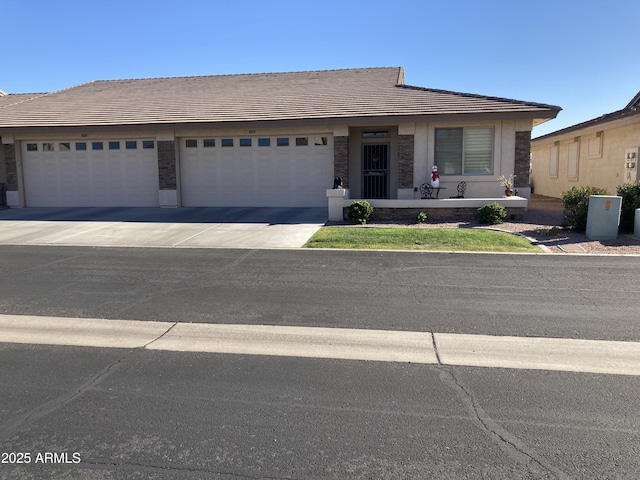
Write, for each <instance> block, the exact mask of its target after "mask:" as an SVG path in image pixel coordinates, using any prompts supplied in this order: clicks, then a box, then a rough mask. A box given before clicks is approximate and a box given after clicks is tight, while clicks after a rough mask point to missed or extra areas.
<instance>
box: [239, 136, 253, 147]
mask: <svg viewBox="0 0 640 480" xmlns="http://www.w3.org/2000/svg"><path fill="white" fill-rule="evenodd" d="M240 146H241V147H250V146H251V139H250V138H241V139H240Z"/></svg>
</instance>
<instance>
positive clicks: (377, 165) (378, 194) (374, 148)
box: [362, 144, 389, 198]
mask: <svg viewBox="0 0 640 480" xmlns="http://www.w3.org/2000/svg"><path fill="white" fill-rule="evenodd" d="M362 198H389V145H388V144H382V145H381V144H376V145H363V146H362Z"/></svg>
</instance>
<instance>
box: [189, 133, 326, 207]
mask: <svg viewBox="0 0 640 480" xmlns="http://www.w3.org/2000/svg"><path fill="white" fill-rule="evenodd" d="M325 136H326V134H325ZM208 138H211V137H208ZM291 139H292V140H293V137H291ZM191 140H194V139H191ZM202 140H203V139H202V138H199V139H197V147H193V146H191V147H186V141H185V140H182V141H181V142H180V149H181V150H180V162H181V184H182V185H181V187H182V202H183V205H185V206H245V207H251V206H310V207H322V206H326V193H325V191H326V189H327V188H330V186H331V185H332V182H333V147H332V142H327V144H326V145H320V146H318V145H308V146H303V147H298V146H295V145H290V146H287V147H278V146H276V145H277V144H276V139H275V138H272V139H271V140H272V141H271V146H269V147H259V146H258V141H257V139H253V141H252V145H253V146H252V147H240V146H235V147H214V148H212V147H203V141H202ZM220 143H221V142H220V141H218V142H216V145H220ZM190 144H191V145H193V144H194V142H193V141H191V142H190ZM234 145H239V141H236V142H234Z"/></svg>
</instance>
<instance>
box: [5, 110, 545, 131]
mask: <svg viewBox="0 0 640 480" xmlns="http://www.w3.org/2000/svg"><path fill="white" fill-rule="evenodd" d="M543 113H546V114H543ZM556 115H557V112H556V111H548V112H508V113H491V114H487V113H469V114H450V115H395V116H378V117H345V118H340V117H333V118H312V119H299V120H261V121H254V122H188V123H155V124H134V125H127V124H119V125H76V126H57V127H48V126H32V127H0V134H2V133H3V132H4V133H6V134H10V135H20V134H29V135H33V134H43V135H46V134H59V133H69V134H74V135H80V134H81V133H87V132H96V133H103V132H115V131H119V132H121V131H123V130H127V131H131V132H140V131H147V132H148V131H150V130H154V131H156V130H157V131H167V130H183V129H206V128H209V129H227V128H236V129H237V128H250V129H256V128H261V127H262V128H266V127H269V128H287V127H320V126H322V127H326V126H329V125H330V126H373V125H384V124H399V123H417V122H442V123H444V122H447V123H452V122H469V121H502V120H531V121H533V122H534V123H535V122H536V121H539V120H549V119H552V118H555V116H556Z"/></svg>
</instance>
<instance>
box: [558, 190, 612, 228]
mask: <svg viewBox="0 0 640 480" xmlns="http://www.w3.org/2000/svg"><path fill="white" fill-rule="evenodd" d="M591 195H607V191H606V190H604V189H603V188H598V187H572V188H571V190H569V191H568V192H564V193H563V194H562V204H563V206H564V219H563V220H562V226H563V227H564V228H570V229H573V230H575V231H577V232H585V231H586V230H587V213H588V211H589V196H591Z"/></svg>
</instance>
